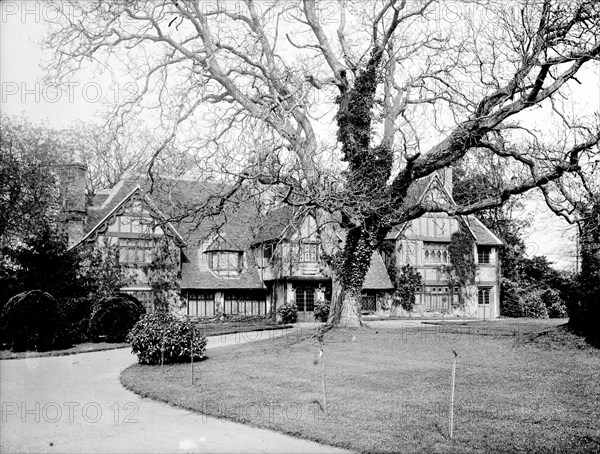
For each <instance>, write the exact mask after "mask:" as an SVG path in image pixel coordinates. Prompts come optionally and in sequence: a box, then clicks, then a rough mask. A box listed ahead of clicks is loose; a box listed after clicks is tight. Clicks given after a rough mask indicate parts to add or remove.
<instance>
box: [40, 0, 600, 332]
mask: <svg viewBox="0 0 600 454" xmlns="http://www.w3.org/2000/svg"><path fill="white" fill-rule="evenodd" d="M232 5H234V7H232ZM324 5H325V4H324V3H317V2H316V1H315V0H302V1H289V2H276V3H262V2H255V1H252V0H245V1H243V2H235V3H231V2H225V1H217V2H211V3H204V2H197V1H176V2H170V1H161V2H154V1H139V2H116V3H87V2H86V3H84V2H70V3H60V4H53V7H54V8H56V9H57V18H58V19H57V24H56V27H55V28H54V30H53V32H52V33H50V34H49V36H48V38H47V40H46V44H47V46H48V47H50V48H52V49H55V50H56V52H57V56H56V59H55V60H54V62H53V63H52V64H51V65H50V67H49V69H50V73H51V76H52V77H55V78H56V77H58V78H60V77H64V76H68V75H72V74H73V72H72V71H73V70H76V69H77V68H79V67H80V65H81V64H82V63H85V62H88V61H92V62H99V64H101V65H105V67H106V65H108V66H109V67H110V65H111V64H114V65H115V67H117V66H119V65H124V66H125V67H124V68H123V67H122V66H121V67H120V68H119V69H124V70H125V71H124V73H125V74H128V75H129V76H128V77H131V78H132V79H133V80H135V81H137V82H138V86H139V87H140V89H139V91H138V92H137V93H136V94H135V95H134V96H132V97H131V98H130V99H128V101H127V102H125V103H124V104H122V105H119V106H116V112H115V115H114V116H113V119H114V121H113V126H114V128H115V130H119V129H120V128H123V127H125V125H126V124H127V121H128V119H131V118H136V117H138V116H139V115H140V114H141V113H142V112H152V114H153V119H152V120H150V121H152V122H153V123H154V124H153V126H156V128H157V130H161V131H163V134H162V137H161V140H160V141H159V142H158V143H157V145H156V146H155V147H154V149H153V159H154V160H156V159H157V157H159V156H160V155H161V153H163V152H164V151H165V150H166V149H169V147H175V148H182V147H183V148H185V147H188V148H189V149H190V150H191V151H192V152H193V153H195V154H196V162H197V163H198V164H199V167H200V168H201V169H203V170H202V174H203V176H204V177H206V178H210V177H215V176H217V177H218V178H221V179H222V180H224V181H229V182H230V183H231V186H230V187H228V189H227V191H226V192H224V193H223V195H222V204H225V203H227V201H228V200H229V199H230V198H231V197H232V196H233V194H235V192H236V190H237V189H239V188H241V187H242V186H247V185H250V184H257V183H260V184H269V185H276V186H277V188H279V198H280V200H281V201H283V202H284V203H288V204H294V205H306V206H310V207H313V208H315V207H316V208H318V209H321V210H323V211H324V212H327V213H336V214H337V215H338V216H339V219H340V225H341V226H342V227H343V228H344V229H345V230H346V242H345V245H344V248H343V250H341V251H339V252H338V253H336V254H332V261H331V264H332V267H333V274H334V275H333V297H332V311H331V315H330V322H331V323H332V324H341V325H358V324H360V313H359V312H360V311H359V307H360V292H361V287H362V283H363V281H364V277H365V274H366V272H367V270H368V267H369V262H370V258H371V254H372V252H373V250H375V248H376V247H377V246H378V245H379V244H380V243H381V242H382V241H383V239H384V238H385V236H386V234H387V232H388V231H389V229H390V228H391V227H392V226H394V225H397V224H399V223H401V222H404V221H408V220H410V219H414V218H417V217H419V216H421V215H422V214H423V213H425V212H427V211H445V212H448V213H450V214H467V213H474V212H476V211H479V210H482V209H488V208H492V207H494V206H498V205H501V204H502V203H503V202H505V201H506V200H507V199H508V198H510V197H511V196H515V195H518V194H522V193H524V192H526V191H527V190H530V189H532V188H535V187H539V186H543V185H545V184H547V183H548V182H549V181H553V180H557V179H560V178H561V177H562V176H563V175H564V174H566V173H569V172H574V171H576V170H577V169H579V163H580V161H581V160H582V159H585V155H586V153H588V152H589V150H591V149H593V148H594V147H595V146H596V145H597V143H598V140H599V133H598V126H597V123H593V122H590V119H586V118H583V117H580V118H579V119H578V122H579V124H580V125H584V124H587V125H588V126H589V128H588V130H587V133H585V134H584V133H583V129H580V130H579V131H580V132H581V134H578V135H573V134H571V132H572V129H569V128H563V129H562V131H563V132H564V135H565V136H564V138H565V141H564V144H567V147H566V148H564V147H554V146H549V145H548V143H546V142H545V140H544V131H542V130H536V127H535V125H532V124H531V122H529V121H528V118H527V115H524V114H525V113H526V112H530V111H534V110H535V109H539V110H540V111H541V112H542V111H543V112H544V115H546V113H547V114H548V115H549V116H550V117H551V116H552V113H553V111H552V108H553V109H555V111H557V115H558V114H560V113H561V110H562V109H561V106H560V103H555V102H554V100H558V99H562V98H561V96H565V97H568V96H569V92H570V89H571V87H572V82H573V81H575V80H576V79H575V78H576V77H577V76H578V74H579V73H581V72H582V69H583V68H585V67H587V66H589V63H590V62H592V61H594V60H596V59H598V55H599V54H600V44H599V43H598V34H597V30H598V25H599V21H600V5H599V4H598V3H597V2H595V1H594V0H577V1H573V2H561V1H558V0H544V1H527V0H523V1H520V2H516V3H514V4H511V5H510V6H509V7H507V6H506V5H505V4H504V3H500V2H498V3H496V2H481V4H479V2H469V3H465V4H460V5H462V6H460V5H457V4H456V3H453V4H452V6H453V10H452V11H449V10H448V9H447V8H446V4H445V3H444V2H440V3H438V2H436V1H434V0H426V1H423V2H407V1H404V0H383V1H373V2H352V1H346V0H339V1H338V2H337V3H336V4H334V5H335V6H336V10H335V11H334V12H333V14H331V10H327V9H326V8H325V7H324ZM327 5H331V3H327ZM454 8H456V9H457V10H456V9H454ZM332 18H333V19H334V21H333V22H332V21H331V19H332ZM349 29H351V30H352V33H351V34H349V33H347V30H349ZM117 59H118V60H119V62H124V63H117ZM332 99H333V101H330V100H332ZM558 116H560V115H558ZM332 123H333V124H332ZM333 128H336V130H337V134H336V137H335V139H337V140H336V141H334V140H331V138H330V136H329V137H328V134H327V133H328V131H330V130H332V129H333ZM433 137H434V138H435V140H433V139H432V138H433ZM328 139H329V140H328ZM338 144H339V147H338ZM478 148H486V149H488V150H490V151H491V152H492V153H494V154H496V155H498V156H502V157H506V158H508V159H510V160H512V161H514V163H515V169H516V170H515V174H514V177H515V178H514V180H513V181H511V183H510V184H509V185H507V186H506V187H503V188H502V189H501V190H499V191H494V192H493V193H492V194H490V196H489V197H487V198H486V199H484V200H481V201H479V202H477V203H474V204H469V205H463V206H459V207H448V206H440V205H438V204H431V203H428V204H425V205H410V204H407V203H405V202H406V195H407V192H408V189H409V187H410V186H411V184H412V183H413V182H414V181H415V180H416V179H419V178H423V177H426V176H428V175H431V174H432V173H433V172H435V171H437V170H439V169H441V168H442V167H444V166H448V165H451V164H453V163H454V162H456V161H458V160H460V159H461V158H462V157H463V156H465V155H466V154H468V153H470V152H472V150H475V149H478ZM154 160H151V161H150V165H149V172H150V173H151V174H152V171H153V168H154V162H155V161H154ZM340 160H341V162H340ZM335 162H337V163H339V164H334V165H333V166H332V165H331V163H335ZM326 163H327V164H329V165H328V166H325V165H324V164H326ZM328 167H329V168H332V170H330V171H327V170H325V169H327V168H328Z"/></svg>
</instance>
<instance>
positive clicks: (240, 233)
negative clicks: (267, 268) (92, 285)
mask: <svg viewBox="0 0 600 454" xmlns="http://www.w3.org/2000/svg"><path fill="white" fill-rule="evenodd" d="M138 186H139V187H140V188H141V189H142V191H144V192H145V194H146V195H148V197H149V198H150V200H151V201H152V202H153V203H154V205H156V207H157V208H158V209H159V210H160V211H161V212H162V213H163V214H164V215H165V217H166V218H167V220H168V221H170V222H171V223H172V225H173V226H174V227H175V229H176V231H177V232H178V233H179V234H180V235H181V237H182V238H183V239H184V241H185V242H186V243H187V247H185V248H184V249H183V256H184V259H183V261H182V282H181V288H186V289H192V288H202V289H226V288H229V289H260V288H264V285H263V283H262V280H261V279H260V276H259V275H258V271H257V269H256V266H255V264H254V261H253V258H252V257H251V255H252V254H250V253H247V254H246V264H247V268H246V269H245V270H244V271H243V272H242V273H241V275H240V276H238V277H233V278H231V277H219V276H217V275H215V274H214V273H212V272H211V271H210V270H209V269H208V267H207V266H206V264H203V262H202V261H201V257H199V256H198V254H199V249H200V246H201V245H202V244H203V243H206V242H208V241H213V240H214V239H215V238H216V237H217V235H218V236H220V238H222V239H223V240H225V241H226V243H227V245H228V248H229V249H233V250H239V251H248V250H249V249H250V242H251V239H252V238H253V236H254V230H255V227H254V225H255V222H256V219H257V217H258V214H259V213H258V210H257V209H256V207H255V206H254V205H253V204H251V203H239V204H238V203H233V204H230V205H227V206H226V208H225V210H224V212H223V213H221V214H219V215H216V216H215V215H209V214H210V212H211V211H212V208H214V205H215V203H216V202H218V194H220V193H222V189H223V186H221V185H217V184H213V183H199V182H197V181H191V180H176V179H170V180H168V179H163V180H159V181H156V182H155V184H154V187H153V191H152V192H149V189H150V182H149V181H148V180H147V179H145V178H143V177H129V178H126V179H124V180H123V181H122V182H120V183H119V185H117V186H115V187H114V188H113V191H112V192H111V193H110V195H109V196H108V197H106V198H105V199H104V201H103V203H102V205H100V206H94V207H88V215H87V223H86V233H87V232H89V231H90V230H92V229H93V228H94V227H96V225H97V224H98V222H100V221H101V220H102V219H103V218H104V217H105V216H106V215H107V214H109V213H110V212H111V211H112V210H113V209H114V208H115V207H117V205H118V204H119V203H121V202H122V201H123V199H124V198H125V197H127V196H128V195H129V194H131V192H132V191H133V190H134V189H135V188H137V187H138ZM190 212H193V213H195V215H189V213H190Z"/></svg>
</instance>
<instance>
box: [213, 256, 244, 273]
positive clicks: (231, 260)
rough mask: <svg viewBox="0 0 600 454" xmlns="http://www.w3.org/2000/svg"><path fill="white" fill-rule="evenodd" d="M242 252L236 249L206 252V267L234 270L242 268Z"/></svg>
mask: <svg viewBox="0 0 600 454" xmlns="http://www.w3.org/2000/svg"><path fill="white" fill-rule="evenodd" d="M243 258H244V254H243V252H238V251H215V252H209V253H208V267H209V268H210V269H211V270H213V271H235V272H236V273H241V271H242V269H243V268H244V261H243Z"/></svg>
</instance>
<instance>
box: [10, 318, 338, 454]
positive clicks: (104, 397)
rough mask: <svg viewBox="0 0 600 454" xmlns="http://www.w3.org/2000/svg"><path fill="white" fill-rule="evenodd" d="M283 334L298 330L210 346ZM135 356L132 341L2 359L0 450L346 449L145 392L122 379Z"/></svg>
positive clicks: (223, 339)
mask: <svg viewBox="0 0 600 454" xmlns="http://www.w3.org/2000/svg"><path fill="white" fill-rule="evenodd" d="M300 326H301V328H302V329H310V325H309V324H301V325H300ZM283 334H285V335H295V331H294V330H288V331H287V332H282V331H281V330H278V331H275V332H262V333H261V334H258V333H242V334H237V335H233V334H229V335H227V336H215V337H214V338H210V339H209V342H208V348H216V347H221V346H230V345H233V344H236V343H239V342H251V341H255V340H261V339H265V338H266V337H268V336H271V337H272V336H278V335H283ZM135 361H136V358H135V356H133V355H132V354H131V352H130V349H129V348H126V349H119V350H108V351H102V352H93V353H81V354H77V355H71V356H58V357H47V358H28V359H19V360H8V361H0V384H1V387H0V400H1V405H2V420H1V425H0V451H1V452H3V453H5V452H6V453H8V452H27V453H33V452H55V453H63V452H74V453H75V452H76V453H88V452H89V453H92V452H93V453H122V452H127V453H157V452H160V453H163V452H164V453H180V452H222V453H224V452H277V453H279V452H282V453H283V452H302V453H317V452H343V451H341V450H339V449H336V448H332V447H329V446H323V445H320V444H317V443H313V442H310V441H306V440H301V439H297V438H293V437H290V436H287V435H284V434H280V433H277V432H272V431H269V430H263V429H256V428H252V427H249V426H245V425H242V424H238V423H234V422H231V421H225V420H220V419H215V418H211V417H207V416H204V415H200V414H197V413H193V412H190V411H186V410H182V409H180V408H175V407H172V406H170V405H167V404H164V403H160V402H154V401H152V400H149V399H143V398H141V397H139V396H137V395H136V394H134V393H132V392H130V391H127V390H126V389H124V388H123V387H122V386H121V384H120V382H119V374H120V373H121V371H122V370H123V369H125V368H126V367H128V366H129V365H131V364H132V363H134V362H135Z"/></svg>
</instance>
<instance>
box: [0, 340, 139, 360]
mask: <svg viewBox="0 0 600 454" xmlns="http://www.w3.org/2000/svg"><path fill="white" fill-rule="evenodd" d="M128 346H129V344H127V343H125V342H121V343H110V342H85V343H83V344H77V345H75V346H73V347H71V348H65V349H61V350H48V351H44V352H38V351H25V352H13V351H10V350H0V360H1V359H23V358H39V357H45V356H65V355H75V354H77V353H88V352H97V351H101V350H112V349H115V348H124V347H128Z"/></svg>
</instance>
